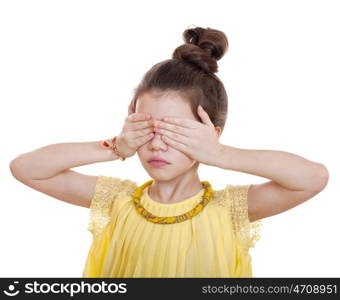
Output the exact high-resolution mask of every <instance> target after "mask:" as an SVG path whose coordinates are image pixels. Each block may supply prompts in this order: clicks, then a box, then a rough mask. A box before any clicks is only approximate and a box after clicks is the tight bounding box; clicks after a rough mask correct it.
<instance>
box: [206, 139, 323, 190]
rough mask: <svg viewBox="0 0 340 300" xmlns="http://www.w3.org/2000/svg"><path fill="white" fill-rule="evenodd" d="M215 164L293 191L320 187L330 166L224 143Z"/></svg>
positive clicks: (273, 152)
mask: <svg viewBox="0 0 340 300" xmlns="http://www.w3.org/2000/svg"><path fill="white" fill-rule="evenodd" d="M212 165H213V166H216V167H219V168H223V169H228V170H233V171H239V172H244V173H249V174H253V175H257V176H261V177H265V178H268V179H271V180H273V181H275V182H276V183H278V184H280V185H281V186H283V187H285V188H287V189H290V190H306V189H318V188H319V186H320V184H322V178H326V177H328V172H327V169H326V168H325V167H324V166H323V165H322V164H320V163H316V162H313V161H310V160H307V159H305V158H303V157H301V156H298V155H295V154H292V153H289V152H284V151H277V150H252V149H240V148H236V147H231V146H226V145H222V147H221V151H220V152H219V155H217V156H216V157H215V158H214V162H213V163H212Z"/></svg>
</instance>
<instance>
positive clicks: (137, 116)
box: [125, 113, 150, 122]
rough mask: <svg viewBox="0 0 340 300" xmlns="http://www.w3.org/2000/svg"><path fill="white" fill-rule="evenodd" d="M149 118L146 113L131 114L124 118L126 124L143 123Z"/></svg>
mask: <svg viewBox="0 0 340 300" xmlns="http://www.w3.org/2000/svg"><path fill="white" fill-rule="evenodd" d="M148 119H150V117H148V114H146V113H133V114H131V115H129V116H127V117H126V118H125V121H127V122H137V121H143V120H148Z"/></svg>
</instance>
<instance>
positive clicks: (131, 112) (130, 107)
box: [128, 101, 133, 115]
mask: <svg viewBox="0 0 340 300" xmlns="http://www.w3.org/2000/svg"><path fill="white" fill-rule="evenodd" d="M132 102H133V101H131V102H130V105H129V107H128V115H131V114H133V105H132Z"/></svg>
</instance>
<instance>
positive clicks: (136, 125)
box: [127, 120, 153, 130]
mask: <svg viewBox="0 0 340 300" xmlns="http://www.w3.org/2000/svg"><path fill="white" fill-rule="evenodd" d="M127 126H128V128H129V130H140V129H144V128H153V120H146V121H139V122H130V123H128V125H127Z"/></svg>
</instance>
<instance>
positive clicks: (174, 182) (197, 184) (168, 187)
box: [148, 172, 203, 204]
mask: <svg viewBox="0 0 340 300" xmlns="http://www.w3.org/2000/svg"><path fill="white" fill-rule="evenodd" d="M202 188H203V186H202V183H201V181H200V178H199V176H198V174H197V172H187V173H184V174H182V175H180V176H178V177H175V178H173V179H171V180H167V181H158V180H156V179H154V181H153V183H152V184H151V185H150V186H149V190H148V193H149V196H150V197H151V198H152V199H153V200H154V201H157V202H160V203H168V204H170V203H176V202H180V201H183V200H185V199H187V198H190V197H192V196H194V195H195V194H197V193H198V192H199V191H200V190H202Z"/></svg>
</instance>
